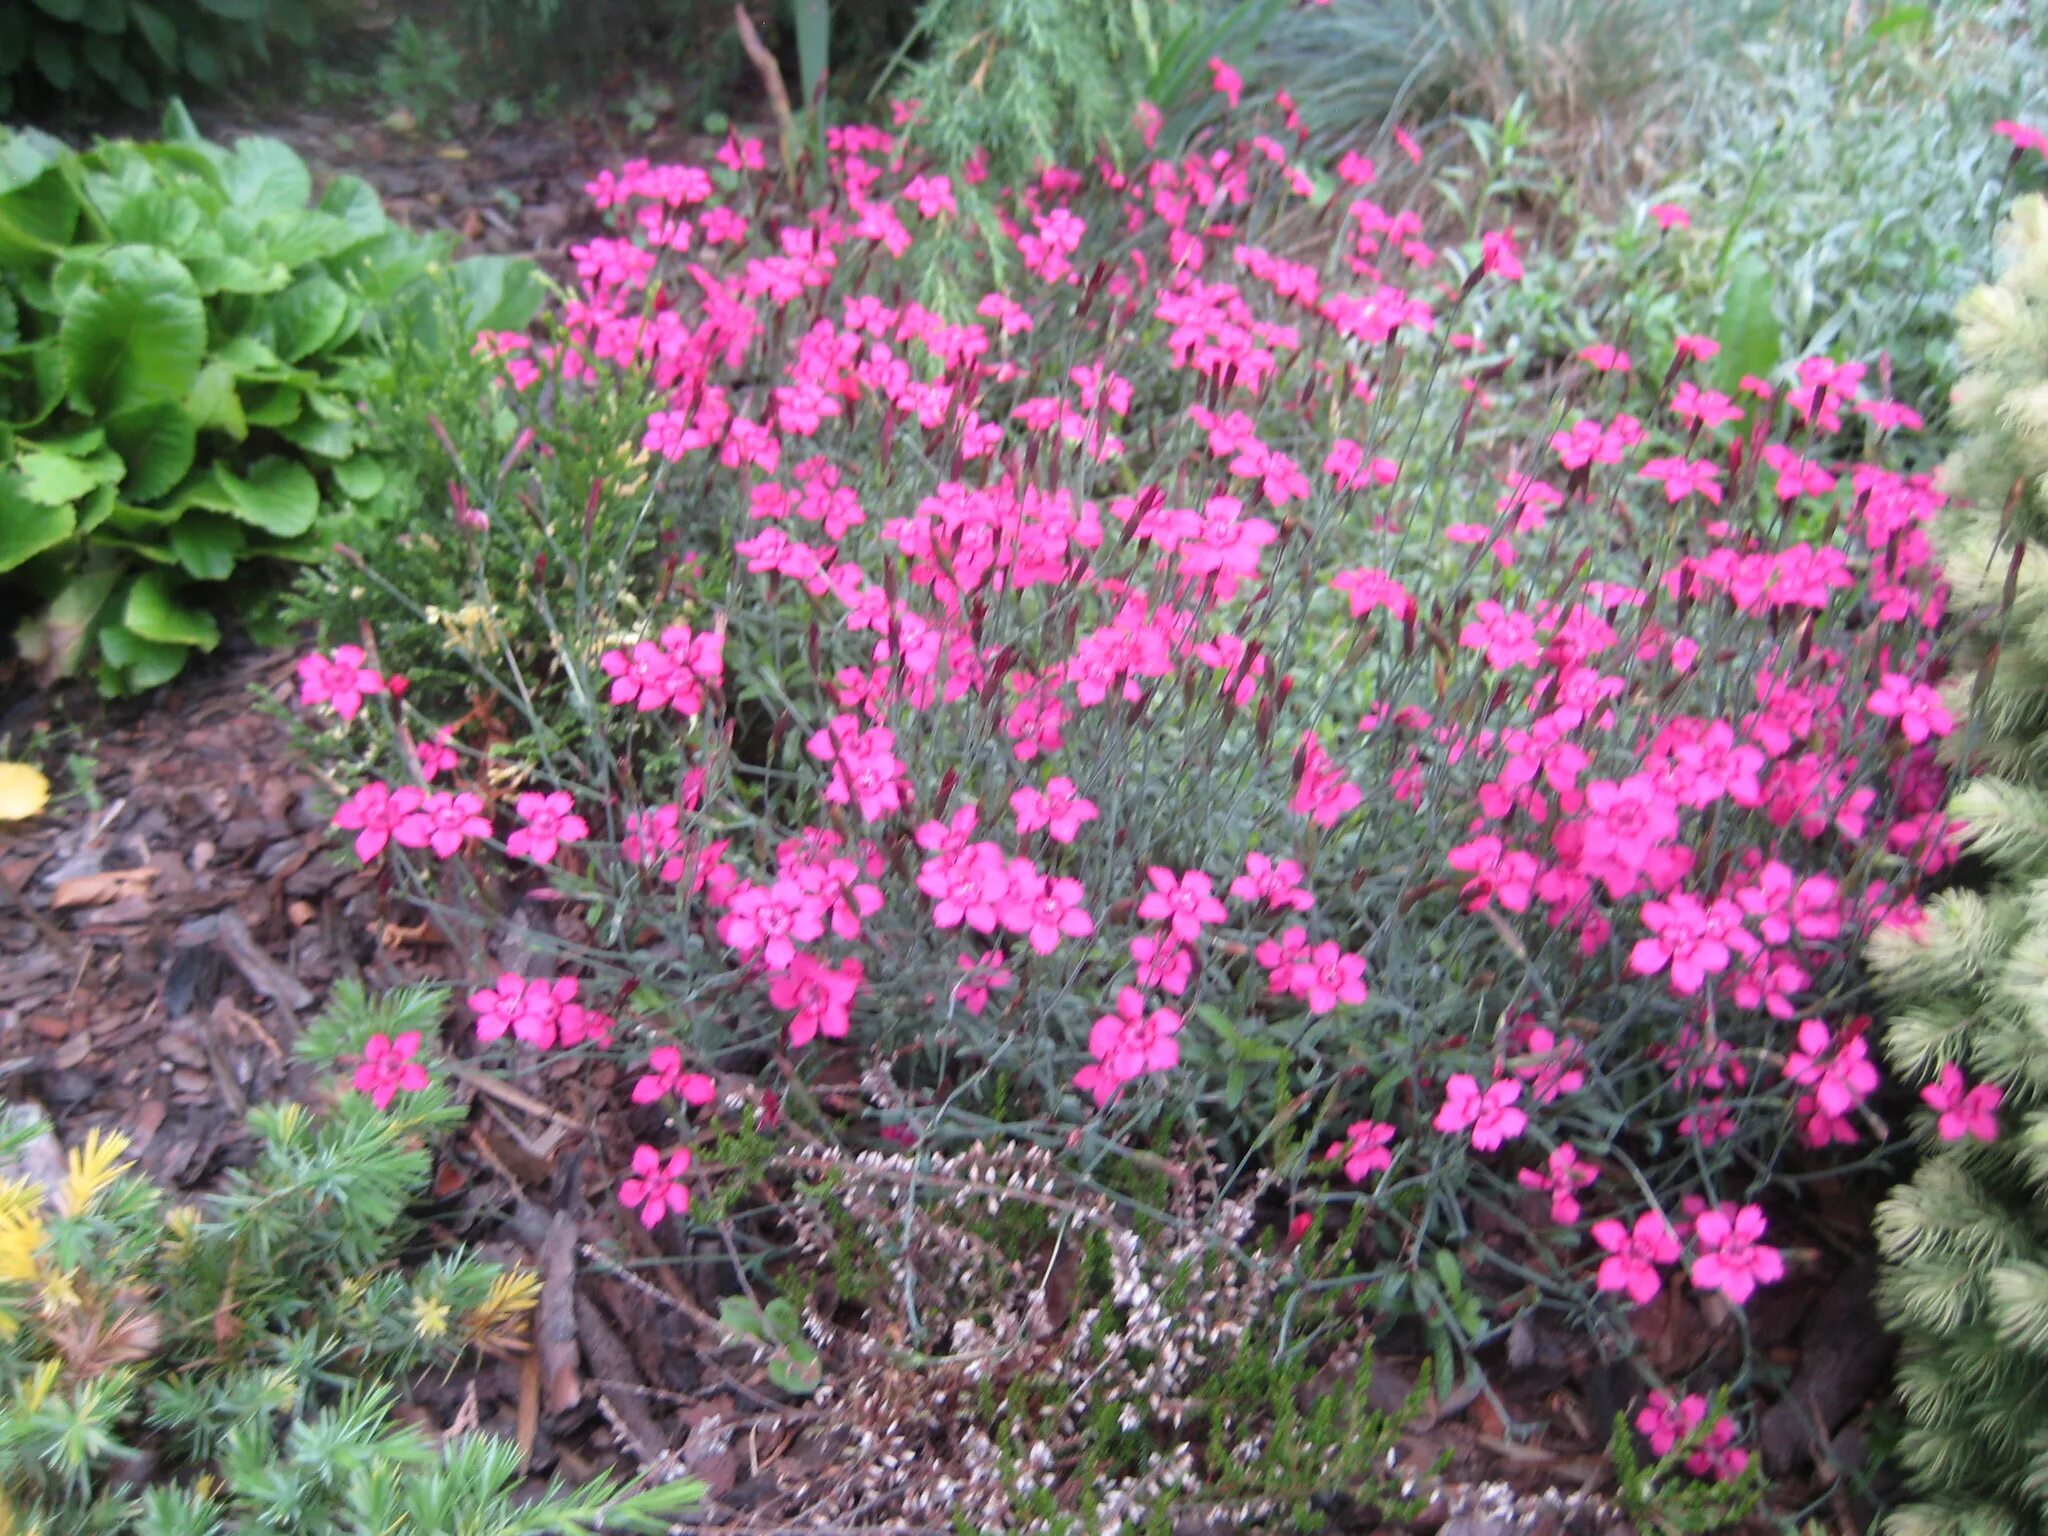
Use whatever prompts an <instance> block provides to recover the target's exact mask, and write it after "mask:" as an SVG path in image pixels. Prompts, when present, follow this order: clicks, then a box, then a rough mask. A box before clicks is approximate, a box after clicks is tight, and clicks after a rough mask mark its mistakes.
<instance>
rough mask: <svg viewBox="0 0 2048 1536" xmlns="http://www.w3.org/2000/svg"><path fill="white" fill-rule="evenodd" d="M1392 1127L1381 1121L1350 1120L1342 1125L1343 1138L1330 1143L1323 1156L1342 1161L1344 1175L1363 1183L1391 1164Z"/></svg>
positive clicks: (1391, 1165)
mask: <svg viewBox="0 0 2048 1536" xmlns="http://www.w3.org/2000/svg"><path fill="white" fill-rule="evenodd" d="M1393 1143H1394V1128H1393V1127H1392V1126H1391V1125H1388V1124H1387V1123H1386V1122H1385V1121H1383V1120H1354V1121H1352V1122H1351V1124H1350V1125H1348V1126H1346V1127H1345V1128H1344V1139H1343V1140H1342V1141H1333V1142H1331V1143H1330V1150H1329V1152H1328V1153H1326V1154H1325V1155H1326V1156H1327V1157H1328V1158H1329V1159H1330V1161H1332V1162H1337V1161H1340V1160H1341V1161H1342V1162H1343V1164H1344V1177H1345V1178H1347V1179H1349V1180H1350V1181H1351V1182H1352V1183H1354V1184H1363V1183H1364V1182H1365V1181H1366V1180H1367V1179H1369V1178H1371V1177H1372V1176H1373V1175H1374V1174H1376V1173H1385V1172H1386V1171H1387V1170H1388V1169H1389V1168H1391V1167H1393V1166H1394V1152H1393Z"/></svg>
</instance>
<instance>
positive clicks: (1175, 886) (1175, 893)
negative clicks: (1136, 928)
mask: <svg viewBox="0 0 2048 1536" xmlns="http://www.w3.org/2000/svg"><path fill="white" fill-rule="evenodd" d="M1145 878H1146V879H1147V880H1148V881H1150V882H1151V885H1152V889H1151V890H1149V891H1147V892H1146V893H1145V897H1144V900H1142V901H1140V902H1139V903H1138V916H1140V917H1143V918H1148V919H1150V920H1151V921H1153V922H1159V923H1165V924H1166V925H1167V926H1168V927H1169V928H1171V929H1172V930H1173V936H1174V937H1175V938H1177V939H1179V940H1180V941H1181V942H1182V943H1184V944H1192V943H1194V942H1195V941H1196V940H1197V939H1199V938H1200V937H1201V936H1202V929H1203V927H1204V925H1206V924H1209V923H1220V922H1222V921H1223V920H1224V919H1225V918H1227V917H1229V916H1230V912H1229V909H1228V908H1226V907H1225V906H1224V905H1223V903H1222V902H1221V901H1219V900H1217V899H1216V892H1215V888H1214V886H1213V885H1212V884H1211V883H1210V880H1209V877H1208V875H1206V874H1204V873H1203V872H1202V871H1201V870H1199V869H1190V870H1187V871H1186V872H1184V873H1182V874H1178V875H1176V874H1175V873H1174V872H1173V871H1172V870H1170V869H1162V868H1160V867H1159V866H1158V865H1156V864H1155V865H1153V866H1152V868H1150V869H1148V870H1146V871H1145Z"/></svg>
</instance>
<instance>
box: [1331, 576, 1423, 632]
mask: <svg viewBox="0 0 2048 1536" xmlns="http://www.w3.org/2000/svg"><path fill="white" fill-rule="evenodd" d="M1330 585H1331V586H1333V587H1335V588H1336V589H1337V590H1338V591H1339V592H1343V593H1345V594H1347V595H1348V596H1349V597H1350V599H1351V617H1353V618H1354V619H1362V618H1364V617H1365V616H1366V615H1367V614H1368V613H1371V612H1372V611H1373V610H1374V609H1375V608H1384V609H1386V610H1387V612H1389V613H1391V614H1392V615H1393V616H1394V617H1395V618H1397V619H1402V620H1407V619H1411V618H1413V617H1414V616H1415V599H1414V598H1413V597H1411V596H1410V595H1409V592H1408V589H1407V588H1406V587H1404V586H1402V585H1401V583H1400V582H1398V581H1396V580H1394V578H1393V577H1391V576H1389V575H1388V574H1387V573H1386V572H1385V571H1382V570H1379V569H1378V568H1377V567H1374V566H1360V567H1359V568H1358V569H1356V570H1350V571H1339V572H1338V573H1337V574H1336V575H1335V576H1332V577H1331V578H1330Z"/></svg>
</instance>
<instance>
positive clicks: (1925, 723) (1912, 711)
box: [1863, 672, 1956, 747]
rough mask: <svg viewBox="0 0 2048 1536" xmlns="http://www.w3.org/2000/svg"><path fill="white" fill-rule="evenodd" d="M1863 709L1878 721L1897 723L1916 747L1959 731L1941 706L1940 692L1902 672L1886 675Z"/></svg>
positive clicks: (1952, 718) (1946, 710)
mask: <svg viewBox="0 0 2048 1536" xmlns="http://www.w3.org/2000/svg"><path fill="white" fill-rule="evenodd" d="M1863 707H1864V708H1865V709H1867V710H1869V711H1870V712H1871V713H1872V714H1873V715H1876V716H1877V717H1878V718H1879V719H1882V720H1896V721H1898V722H1899V730H1900V731H1901V732H1902V733H1904V735H1905V738H1906V740H1908V741H1909V742H1911V743H1912V744H1913V745H1914V746H1916V747H1917V746H1919V745H1920V743H1921V742H1923V741H1926V740H1927V739H1928V738H1930V737H1935V736H1946V735H1948V734H1949V733H1950V732H1951V731H1953V730H1954V729H1955V728H1956V722H1955V716H1953V715H1951V714H1950V713H1949V712H1948V706H1947V705H1946V704H1944V703H1942V701H1941V693H1940V691H1939V690H1938V689H1934V688H1930V687H1928V686H1927V684H1925V683H1917V682H1915V681H1914V680H1913V679H1912V678H1910V677H1907V676H1906V675H1905V674H1904V673H1901V672H1887V673H1885V674H1884V675H1883V676H1882V677H1881V678H1879V679H1878V684H1877V688H1876V689H1875V691H1873V692H1872V693H1871V695H1870V697H1869V699H1867V700H1866V701H1865V702H1864V705H1863Z"/></svg>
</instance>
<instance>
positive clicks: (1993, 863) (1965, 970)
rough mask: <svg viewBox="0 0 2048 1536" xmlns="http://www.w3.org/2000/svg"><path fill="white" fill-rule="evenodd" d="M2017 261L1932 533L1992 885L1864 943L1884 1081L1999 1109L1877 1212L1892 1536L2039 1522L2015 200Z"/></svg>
mask: <svg viewBox="0 0 2048 1536" xmlns="http://www.w3.org/2000/svg"><path fill="white" fill-rule="evenodd" d="M2005 245H2006V262H2005V270H2004V273H2003V276H2002V277H2001V279H2000V281H1999V282H1998V283H1997V284H1996V285H1995V286H1990V287H1986V288H1982V289H1979V290H1978V291H1976V292H1975V293H1973V294H1972V295H1971V296H1970V297H1969V298H1968V299H1967V300H1966V301H1965V302H1964V304H1963V305H1962V307H1961V309H1960V311H1959V319H1960V326H1959V331H1958V344H1959V347H1960V350H1961V353H1962V356H1963V359H1964V362H1965V365H1966V371H1965V373H1964V377H1963V381H1962V383H1961V385H1960V386H1959V387H1958V390H1957V424H1958V426H1959V428H1960V429H1961V431H1962V433H1963V441H1962V444H1961V446H1960V447H1959V448H1958V450H1957V451H1956V453H1955V454H1954V455H1953V456H1952V457H1951V459H1950V460H1949V462H1948V464H1947V465H1946V466H1945V469H1944V477H1945V480H1946V483H1947V485H1948V487H1949V488H1950V489H1951V490H1952V491H1954V492H1955V493H1957V494H1956V499H1955V500H1953V501H1952V502H1951V504H1950V506H1949V507H1948V508H1947V510H1946V511H1945V512H1944V513H1943V516H1942V519H1941V521H1940V522H1939V523H1937V524H1936V527H1935V539H1936V544H1937V548H1938V550H1939V552H1940V555H1941V557H1942V568H1943V571H1944V573H1945V574H1946V575H1947V577H1948V579H1949V582H1950V584H1951V599H1952V602H1953V605H1954V608H1955V611H1956V612H1957V613H1958V615H1960V616H1961V617H1962V618H1963V619H1964V621H1965V624H1966V628H1965V630H1964V634H1965V636H1966V640H1965V648H1964V650H1963V653H1962V655H1961V657H1960V662H1961V665H1959V666H1958V668H1957V671H1956V675H1955V676H1954V678H1953V679H1952V680H1951V682H1950V684H1949V685H1948V702H1949V706H1950V709H1951V711H1952V712H1953V713H1955V714H1956V715H1957V717H1958V718H1959V719H1961V720H1963V721H1964V722H1965V729H1964V730H1963V731H1961V732H1959V733H1958V734H1957V735H1956V736H1954V737H1952V738H1951V739H1950V744H1951V746H1952V747H1953V748H1954V753H1953V756H1954V757H1955V759H1956V766H1957V768H1958V769H1959V770H1960V771H1961V773H1962V775H1963V782H1962V787H1961V789H1960V791H1959V793H1958V794H1957V795H1956V797H1955V798H1954V799H1953V801H1952V802H1951V803H1950V806H1949V812H1950V814H1951V815H1952V816H1954V817H1956V818H1957V819H1959V820H1961V821H1962V822H1963V823H1964V824H1965V826H1966V828H1967V831H1968V839H1969V843H1970V846H1971V848H1972V850H1973V851H1974V852H1975V853H1976V854H1977V855H1978V856H1979V857H1980V859H1981V860H1982V861H1983V863H1984V865H1985V867H1986V870H1987V878H1986V879H1985V881H1984V883H1983V888H1982V889H1981V890H1976V891H1971V890H1964V891H1956V892H1951V893H1948V894H1946V895H1943V896H1941V897H1939V898H1937V899H1936V900H1935V901H1933V902H1932V903H1930V905H1929V909H1928V912H1927V914H1926V917H1925V919H1924V921H1923V922H1921V923H1920V924H1919V925H1918V926H1917V927H1916V928H1913V929H1902V928H1889V929H1885V930H1881V931H1880V933H1879V935H1878V938H1877V940H1876V942H1875V943H1874V944H1873V946H1872V951H1871V958H1872V961H1873V963H1874V965H1875V968H1876V970H1877V973H1878V976H1879V979H1880V981H1881V983H1882V984H1883V986H1884V988H1885V990H1886V992H1887V994H1888V996H1889V998H1890V1000H1891V1009H1890V1012H1889V1016H1888V1021H1887V1023H1888V1027H1887V1035H1886V1045H1887V1050H1888V1053H1889V1055H1890V1058H1891V1063H1892V1066H1893V1067H1894V1069H1895V1070H1896V1071H1898V1072H1899V1073H1900V1074H1901V1075H1902V1076H1903V1077H1905V1078H1907V1079H1909V1080H1911V1081H1916V1082H1924V1081H1927V1080H1929V1079H1932V1078H1934V1077H1936V1076H1937V1074H1938V1073H1940V1072H1941V1071H1942V1070H1943V1069H1944V1068H1949V1067H1954V1068H1960V1069H1961V1070H1962V1071H1963V1072H1964V1073H1966V1074H1967V1078H1968V1080H1969V1081H1971V1082H1976V1083H1988V1084H1994V1085H1996V1086H1997V1087H1998V1089H1999V1090H2000V1091H2002V1093H2003V1095H2004V1098H2003V1102H2002V1104H2000V1106H1999V1107H1998V1120H1999V1126H1998V1129H1999V1132H2000V1134H1999V1136H1998V1137H1997V1139H1996V1140H1995V1141H1991V1142H1981V1141H1978V1140H1977V1139H1975V1137H1974V1136H1971V1135H1962V1136H1957V1137H1953V1138H1951V1139H1949V1140H1947V1141H1933V1140H1932V1139H1931V1138H1930V1145H1929V1148H1928V1151H1927V1155H1926V1156H1925V1158H1924V1159H1923V1161H1922V1163H1921V1165H1920V1167H1919V1169H1918V1171H1917V1172H1916V1173H1915V1174H1914V1176H1913V1178H1912V1180H1911V1181H1910V1182H1909V1183H1907V1184H1904V1185H1902V1186H1901V1187H1900V1188H1899V1189H1897V1190H1896V1191H1894V1192H1893V1194H1892V1195H1891V1197H1890V1198H1889V1199H1888V1200H1887V1201H1886V1202H1885V1204H1884V1205H1883V1206H1882V1207H1881V1208H1880V1210H1879V1212H1878V1218H1877V1233H1878V1240H1879V1244H1880V1248H1881V1251H1882V1253H1883V1257H1884V1259H1885V1264H1886V1268H1885V1272H1884V1278H1883V1287H1882V1292H1881V1298H1882V1301H1883V1304H1884V1307H1885V1311H1886V1314H1887V1318H1888V1321H1889V1322H1890V1324H1891V1325H1892V1327H1893V1329H1894V1330H1895V1331H1896V1332H1898V1333H1899V1335H1900V1336H1901V1349H1900V1361H1899V1393H1900V1396H1901V1398H1902V1399H1903V1400H1904V1404H1905V1409H1906V1416H1907V1421H1908V1422H1907V1429H1906V1432H1905V1433H1904V1435H1903V1436H1902V1437H1901V1441H1900V1451H1901V1456H1902V1458H1903V1460H1904V1462H1905V1465H1906V1468H1907V1470H1908V1471H1909V1472H1910V1473H1911V1475H1912V1478H1913V1483H1914V1494H1915V1499H1914V1501H1913V1502H1911V1503H1909V1504H1907V1505H1906V1506H1905V1507H1903V1508H1901V1509H1899V1510H1898V1511H1896V1512H1895V1513H1894V1514H1893V1515H1892V1517H1891V1520H1890V1523H1889V1525H1888V1530H1889V1531H1890V1532H1891V1533H1892V1536H2031V1533H2033V1532H2036V1531H2040V1530H2042V1529H2044V1528H2048V1285H2044V1283H2043V1280H2044V1277H2048V1193H2044V1192H2048V1028H2044V1024H2048V1012H2044V1009H2043V1006H2042V998H2043V997H2044V996H2048V793H2044V790H2048V762H2044V760H2043V757H2042V751H2041V745H2042V742H2043V741H2044V739H2048V711H2044V710H2043V707H2042V700H2043V699H2044V698H2048V682H2044V677H2048V671H2044V668H2048V629H2044V627H2043V625H2042V624H2041V622H2040V618H2041V615H2042V613H2043V611H2044V609H2048V579H2044V577H2043V575H2042V573H2041V571H2040V569H2039V567H2040V563H2041V559H2042V554H2041V551H2042V547H2043V545H2042V541H2043V540H2044V539H2048V499H2044V497H2043V495H2042V482H2041V476H2042V472H2043V471H2044V469H2048V202H2044V201H2043V200H2042V199H2041V198H2038V197H2031V198H2028V199H2026V200H2024V201H2023V202H2022V203H2021V204H2020V205H2019V206H2018V207H2017V208H2016V209H2015V210H2014V215H2013V219H2012V223H2011V225H2010V227H2009V230H2008V234H2007V239H2006V242H2005Z"/></svg>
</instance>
